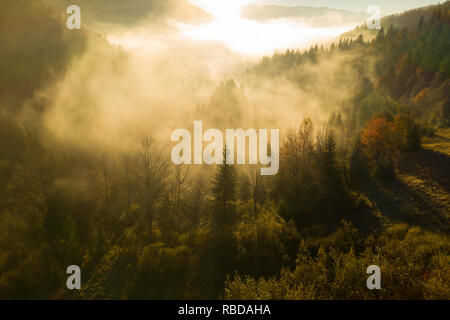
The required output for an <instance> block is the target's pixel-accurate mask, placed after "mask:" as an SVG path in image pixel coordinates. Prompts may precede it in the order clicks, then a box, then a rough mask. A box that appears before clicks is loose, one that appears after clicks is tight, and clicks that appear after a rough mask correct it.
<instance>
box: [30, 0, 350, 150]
mask: <svg viewBox="0 0 450 320" xmlns="http://www.w3.org/2000/svg"><path fill="white" fill-rule="evenodd" d="M193 2H194V1H193ZM231 12H232V11H227V12H226V14H221V15H217V13H215V12H214V11H209V13H210V14H212V16H213V17H215V19H214V21H212V22H207V23H202V24H198V25H189V24H186V23H180V22H177V21H175V20H173V19H170V18H168V19H167V25H166V27H164V28H161V26H159V25H156V24H154V23H152V22H151V21H143V22H142V23H139V24H137V25H134V26H133V27H124V26H120V25H110V26H103V27H102V30H103V36H104V40H106V41H103V40H100V39H99V38H98V37H91V40H90V41H89V44H88V47H87V49H86V51H85V52H84V53H83V54H82V55H81V56H80V57H78V58H76V59H74V60H73V61H72V63H71V65H70V67H69V68H68V71H67V72H66V73H65V74H64V76H63V77H62V79H60V80H59V81H57V82H56V83H54V84H53V85H51V86H50V87H47V88H46V89H45V90H43V91H41V92H40V93H39V94H38V95H37V97H39V99H40V100H45V101H46V103H47V104H48V105H49V106H50V107H49V108H47V111H46V113H45V115H44V123H45V127H46V128H47V129H48V130H49V132H50V133H51V134H52V135H53V136H54V137H56V138H57V139H60V140H61V141H63V142H64V143H70V144H77V145H84V146H86V145H89V146H98V145H102V146H107V147H108V148H115V149H121V148H125V150H127V149H128V148H129V146H130V145H131V141H133V139H135V138H136V136H137V135H142V134H144V135H147V134H149V135H151V136H152V137H153V138H155V139H156V140H157V141H159V142H160V143H161V144H162V145H167V146H169V145H171V142H170V135H171V133H172V132H173V131H174V130H175V129H178V128H187V129H188V130H192V126H193V121H194V120H201V121H203V123H204V126H205V128H213V127H225V126H229V127H230V128H240V127H242V128H244V129H246V128H267V129H270V128H277V129H278V128H279V129H281V132H280V133H281V136H282V137H283V135H284V134H285V133H286V130H287V129H288V128H291V127H295V126H297V125H298V124H299V123H300V122H301V121H302V119H303V118H305V117H310V118H312V119H313V120H314V121H315V122H317V123H322V122H324V121H326V120H327V119H328V117H329V115H330V114H331V112H333V111H334V110H336V109H338V107H342V104H343V103H345V100H346V99H347V98H348V97H350V94H351V93H352V90H353V88H354V85H355V81H354V79H355V77H357V75H356V74H355V73H354V71H353V70H351V69H348V70H346V71H345V72H342V65H343V64H345V61H346V59H349V58H351V57H349V56H346V55H342V56H340V57H337V58H335V59H334V60H332V61H330V60H327V61H319V62H318V63H317V64H315V65H306V66H302V67H301V68H302V70H301V71H299V72H301V73H303V74H305V75H307V77H308V79H309V81H308V82H306V83H304V84H303V85H302V86H299V85H298V84H294V83H292V81H290V80H288V79H286V78H283V77H277V78H273V79H271V78H267V77H264V78H263V77H261V78H258V77H257V76H255V75H253V76H249V75H247V73H246V70H247V69H249V68H251V67H252V66H253V65H255V64H256V63H258V62H259V61H260V60H261V58H262V56H263V55H264V54H268V55H271V54H272V53H273V52H275V51H276V50H282V49H285V48H295V49H300V50H303V49H307V48H309V47H310V46H311V45H313V44H317V43H325V42H328V43H329V42H330V41H331V40H333V39H334V37H335V36H337V35H339V34H340V33H341V32H342V31H345V30H347V28H348V26H330V27H329V28H312V27H308V26H299V25H293V24H292V22H283V21H277V22H273V23H267V24H264V23H259V22H253V21H248V20H245V19H242V18H240V17H236V16H235V15H233V14H231ZM230 79H232V80H233V81H234V82H235V84H236V88H235V89H233V88H232V89H230V90H228V89H223V92H221V91H220V90H221V89H220V88H221V84H223V83H226V82H227V81H229V80H230ZM222 86H223V85H222ZM227 90H228V91H227ZM230 95H231V96H230ZM236 99H237V100H239V101H237V102H236ZM231 104H233V105H231ZM25 114H26V112H25ZM29 117H31V116H30V115H29Z"/></svg>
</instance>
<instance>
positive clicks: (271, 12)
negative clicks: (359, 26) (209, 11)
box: [241, 5, 369, 27]
mask: <svg viewBox="0 0 450 320" xmlns="http://www.w3.org/2000/svg"><path fill="white" fill-rule="evenodd" d="M241 14H242V17H244V18H246V19H250V20H256V21H269V20H277V19H295V20H300V21H302V22H304V23H306V24H309V25H312V26H316V27H325V26H330V25H342V24H352V23H361V22H362V21H364V20H366V19H367V18H368V17H369V15H368V14H366V13H360V12H353V11H347V10H339V9H329V8H325V7H321V8H315V7H306V6H297V7H284V6H275V5H267V6H257V5H252V6H246V7H244V8H242V11H241Z"/></svg>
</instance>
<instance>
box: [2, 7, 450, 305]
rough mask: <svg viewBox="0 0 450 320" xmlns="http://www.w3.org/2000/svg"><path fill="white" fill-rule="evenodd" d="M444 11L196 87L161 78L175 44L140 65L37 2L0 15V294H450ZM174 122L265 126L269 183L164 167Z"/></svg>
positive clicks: (248, 168) (228, 168)
mask: <svg viewBox="0 0 450 320" xmlns="http://www.w3.org/2000/svg"><path fill="white" fill-rule="evenodd" d="M103 2H104V1H102V2H96V4H98V5H99V6H101V4H102V3H103ZM99 3H100V4H99ZM121 3H122V2H121ZM136 3H140V1H136ZM153 3H155V6H157V5H161V3H160V2H159V1H156V2H146V4H147V5H151V6H153ZM449 7H450V3H449V2H446V3H444V4H441V5H437V6H432V7H427V8H424V9H420V10H414V11H412V12H406V13H404V14H402V15H397V16H393V17H388V18H386V19H384V20H383V28H382V29H381V30H379V31H378V32H377V34H376V36H375V37H374V39H365V38H364V36H362V35H358V37H355V38H354V39H350V38H351V37H349V39H341V40H339V42H337V43H335V44H332V45H330V46H329V47H323V46H314V47H312V48H310V49H309V50H305V51H301V50H296V49H291V50H287V51H285V52H283V53H275V54H274V55H273V56H270V57H264V58H262V59H261V60H260V61H259V62H257V63H254V64H245V67H243V68H241V69H240V70H239V71H237V72H236V73H234V74H233V75H232V76H224V77H223V79H222V83H219V84H216V83H215V82H214V80H215V78H214V76H215V73H213V72H210V73H208V72H206V71H205V70H209V69H208V68H211V69H212V68H213V67H211V66H209V65H208V68H207V67H205V66H204V65H200V64H192V65H189V66H188V67H186V66H183V65H182V63H177V61H178V58H179V57H181V59H188V58H187V56H189V59H192V60H181V61H182V62H185V61H191V62H192V63H194V61H195V59H196V57H198V56H196V55H192V57H193V58H192V57H191V56H190V55H191V53H192V51H190V50H193V49H192V48H191V47H190V46H186V47H182V48H183V49H185V50H175V51H176V52H174V53H173V54H174V57H175V58H174V59H173V60H171V59H170V57H164V59H161V60H160V61H158V62H153V61H147V60H145V61H147V62H148V65H143V64H140V63H137V62H136V61H139V62H141V61H142V60H133V59H135V57H134V56H133V55H132V54H130V53H128V52H125V51H124V50H122V49H121V48H120V47H116V46H112V45H110V44H109V43H108V41H107V40H106V39H105V37H104V36H100V35H98V34H96V33H95V32H93V31H88V30H87V29H82V30H81V31H75V32H72V31H69V30H67V29H66V28H65V25H64V19H61V13H59V11H58V10H57V9H56V7H54V6H51V5H49V4H48V2H46V1H42V0H39V1H38V0H36V1H27V0H16V1H14V2H7V3H5V4H4V6H3V9H2V11H1V12H0V24H1V26H0V33H1V36H0V42H1V44H0V47H1V59H0V118H1V120H2V126H1V129H0V141H1V147H0V177H1V178H0V179H1V180H0V181H1V183H0V194H1V196H0V298H6V299H11V298H34V299H36V298H43V299H49V298H50V299H52V298H64V299H79V298H82V299H112V298H114V299H134V298H139V299H149V298H150V299H176V298H182V299H196V298H211V299H216V298H225V299H405V298H406V299H448V298H450V286H449V283H450V278H449V277H450V263H449V262H450V242H449V220H448V219H449V214H450V202H449V200H450V199H449V191H450V190H449V189H450V183H449V181H450V180H449V179H450V176H449V173H450V170H449V169H450V146H449V139H450V131H449V125H450V100H449V99H450V98H449V92H450V34H449V31H450V21H449V19H450V12H449ZM127 8H128V9H127V10H132V9H131V7H127ZM152 8H153V7H152ZM99 10H100V9H99ZM100 11H101V12H102V14H103V15H102V16H101V19H105V20H110V21H109V22H111V21H113V20H114V19H115V18H114V17H115V16H114V14H113V12H109V11H103V10H100ZM133 12H134V13H136V17H138V16H139V15H140V14H141V13H142V12H141V11H140V10H139V12H137V11H133ZM101 19H100V20H101ZM120 23H128V22H123V21H121V22H120ZM36 25H38V26H39V28H36ZM361 28H362V27H361ZM356 32H358V29H357V30H356ZM49 34H51V37H49V36H48V35H49ZM176 48H177V49H179V47H176ZM215 50H216V49H215ZM228 55H230V54H228ZM228 55H224V56H221V58H222V57H227V56H228ZM223 59H225V58H223ZM214 63H217V61H214ZM214 63H212V64H214ZM194 67H196V68H198V69H199V70H200V71H199V72H198V73H195V72H194V71H192V73H193V75H192V77H191V78H189V77H187V76H186V72H188V71H189V70H190V69H194ZM136 70H137V71H139V72H140V73H139V76H138V73H134V72H135V71H136ZM147 72H148V73H147ZM166 74H167V75H166ZM183 77H186V78H183ZM141 82H143V84H142V83H141ZM77 92H78V93H80V92H82V94H81V95H80V96H77V95H76V93H77ZM176 111H178V113H180V114H181V115H178V116H177V115H176V114H178V113H177V112H176ZM184 111H185V112H184ZM165 112H167V113H170V112H172V113H171V114H170V115H166V114H165ZM168 119H170V120H168ZM194 119H203V120H204V121H205V122H206V121H207V123H208V126H211V127H217V128H227V127H231V128H238V127H244V128H247V127H256V128H261V127H262V128H264V127H277V126H278V127H281V130H282V144H281V149H280V170H279V173H278V174H277V175H275V176H267V177H264V176H261V175H260V174H259V169H260V168H259V167H258V166H256V165H245V166H233V165H229V164H226V163H224V164H222V165H215V166H212V167H206V166H193V167H191V166H187V165H181V166H175V165H173V164H172V163H171V162H170V156H168V154H169V152H168V145H167V144H168V142H169V138H168V137H169V135H168V134H166V133H167V131H170V129H175V128H176V127H177V126H178V125H185V126H188V125H187V124H192V121H193V120H194ZM186 123H187V124H186ZM292 123H293V125H292ZM172 127H173V128H172ZM373 264H375V265H379V266H380V267H381V270H382V275H383V287H382V289H381V290H375V291H369V290H367V288H366V278H367V274H366V268H367V266H369V265H373ZM69 265H79V266H80V267H81V269H82V270H83V273H82V274H83V285H82V289H81V290H79V291H77V290H76V291H68V290H67V288H66V286H65V284H66V277H67V275H66V267H67V266H69Z"/></svg>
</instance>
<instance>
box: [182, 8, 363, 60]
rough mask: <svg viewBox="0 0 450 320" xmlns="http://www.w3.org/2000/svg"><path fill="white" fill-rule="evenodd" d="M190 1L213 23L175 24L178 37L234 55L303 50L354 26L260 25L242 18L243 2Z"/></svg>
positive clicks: (275, 22)
mask: <svg viewBox="0 0 450 320" xmlns="http://www.w3.org/2000/svg"><path fill="white" fill-rule="evenodd" d="M189 1H190V2H191V3H192V4H193V5H196V6H198V7H200V8H202V9H203V10H204V11H206V12H208V13H209V14H210V15H211V16H213V17H214V19H215V20H214V21H212V22H209V23H204V24H201V25H190V24H185V23H178V22H175V23H174V25H175V27H176V28H177V29H178V30H179V31H180V33H181V34H183V35H185V36H187V37H189V38H191V39H195V40H199V41H213V42H214V41H215V42H220V43H223V44H225V45H226V46H227V47H228V48H230V49H231V50H233V51H235V52H238V53H243V54H248V55H260V54H269V53H272V52H273V51H275V50H282V49H286V48H305V47H307V46H310V45H313V44H315V43H318V42H321V41H325V40H328V39H332V38H334V37H336V36H338V35H339V34H341V33H343V32H346V31H348V30H351V29H352V28H353V27H355V26H354V25H348V26H335V27H327V28H314V27H311V26H308V25H305V24H302V23H299V22H295V21H289V20H276V21H273V22H270V23H261V22H257V21H252V20H247V19H244V18H242V17H241V15H240V11H241V8H242V7H243V6H245V5H246V4H247V1H245V0H244V1H239V0H226V1H224V0H189Z"/></svg>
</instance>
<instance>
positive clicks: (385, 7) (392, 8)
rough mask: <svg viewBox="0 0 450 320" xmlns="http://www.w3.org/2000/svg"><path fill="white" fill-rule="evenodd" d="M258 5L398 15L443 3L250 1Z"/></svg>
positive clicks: (417, 0) (420, 0) (410, 0)
mask: <svg viewBox="0 0 450 320" xmlns="http://www.w3.org/2000/svg"><path fill="white" fill-rule="evenodd" d="M250 2H253V3H258V4H279V5H285V6H301V5H303V6H312V7H329V8H336V9H347V10H353V11H363V12H365V11H366V9H367V8H368V7H369V6H370V5H377V6H379V7H380V8H381V11H382V13H383V14H391V13H400V12H403V11H405V10H408V9H413V8H417V7H423V6H427V5H430V4H437V3H443V2H445V1H443V0H250Z"/></svg>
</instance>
